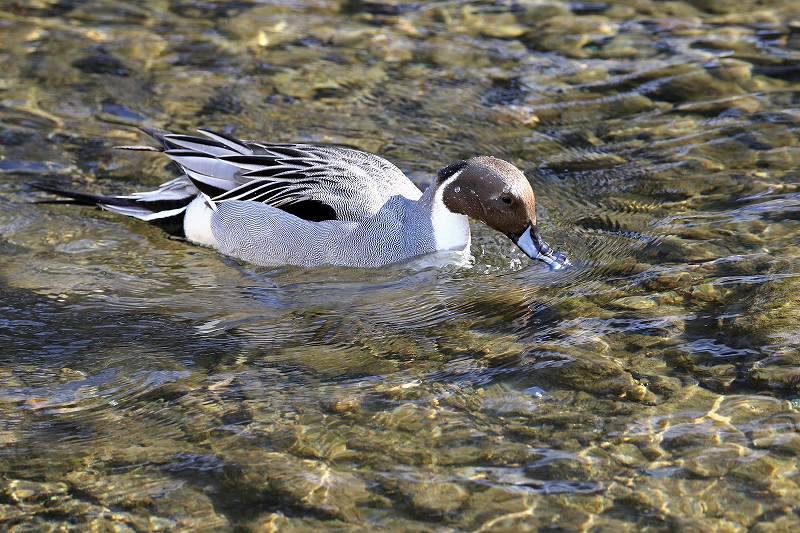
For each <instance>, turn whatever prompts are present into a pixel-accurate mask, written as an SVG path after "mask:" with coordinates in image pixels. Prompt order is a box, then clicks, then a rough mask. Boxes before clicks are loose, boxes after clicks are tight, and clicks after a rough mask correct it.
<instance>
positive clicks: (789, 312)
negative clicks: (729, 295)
mask: <svg viewBox="0 0 800 533" xmlns="http://www.w3.org/2000/svg"><path fill="white" fill-rule="evenodd" d="M732 307H733V308H736V309H738V310H739V312H738V313H737V315H738V316H736V317H735V318H733V319H732V320H730V322H728V327H729V328H730V330H731V331H732V333H734V335H737V336H740V335H745V336H748V337H752V338H757V339H761V340H767V341H769V340H771V341H772V342H775V341H779V340H781V339H783V340H784V341H788V342H790V343H792V344H794V343H796V342H797V340H796V339H797V335H798V331H797V325H798V324H800V283H798V281H797V280H796V279H794V278H789V279H783V280H780V279H779V280H772V281H767V282H765V283H764V284H762V285H761V286H759V287H758V288H756V289H755V290H754V291H753V292H752V293H751V294H749V295H748V296H746V297H744V298H743V299H742V300H740V301H738V302H735V303H733V304H732ZM732 310H733V309H732Z"/></svg>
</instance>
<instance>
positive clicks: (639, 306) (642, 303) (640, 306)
mask: <svg viewBox="0 0 800 533" xmlns="http://www.w3.org/2000/svg"><path fill="white" fill-rule="evenodd" d="M611 305H613V306H614V307H617V308H619V309H626V310H634V311H641V310H644V309H653V308H654V307H656V305H657V304H656V302H655V300H653V299H652V298H649V297H647V296H625V297H623V298H617V299H616V300H612V301H611Z"/></svg>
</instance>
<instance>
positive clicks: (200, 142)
mask: <svg viewBox="0 0 800 533" xmlns="http://www.w3.org/2000/svg"><path fill="white" fill-rule="evenodd" d="M144 131H145V133H147V134H149V135H150V136H152V137H153V138H154V139H155V140H156V141H158V143H159V144H160V146H159V147H158V148H156V147H151V146H125V147H121V148H126V149H131V150H151V151H153V150H155V151H161V152H163V153H164V154H165V155H166V156H167V157H169V158H170V159H171V160H172V161H174V162H175V163H177V164H178V166H179V167H180V169H181V171H182V172H183V174H182V175H181V176H179V177H177V178H175V179H173V180H172V181H169V182H167V183H164V184H163V185H161V186H160V187H159V188H158V189H156V190H153V191H147V192H138V193H134V194H131V195H128V196H102V195H94V194H86V193H79V192H71V191H64V190H60V189H55V188H52V187H49V186H42V185H39V186H38V188H40V189H43V190H45V191H48V192H50V193H54V194H57V195H60V196H63V197H66V198H69V200H67V201H68V202H69V203H77V204H82V205H97V206H99V207H101V208H103V209H106V210H108V211H111V212H113V213H118V214H121V215H126V216H130V217H134V218H138V219H140V220H145V221H147V222H150V223H152V224H155V225H157V226H159V227H161V228H163V229H164V230H166V231H167V232H168V233H170V234H173V235H176V236H179V237H182V238H185V239H186V240H188V241H190V242H192V243H195V244H200V245H205V246H210V247H212V248H215V249H217V250H219V251H220V252H222V253H223V254H226V255H229V256H233V257H237V258H239V259H243V260H245V261H248V262H250V263H254V264H257V265H265V266H274V265H298V266H304V267H313V266H318V265H340V266H351V267H379V266H382V265H386V264H389V263H396V262H399V261H404V260H407V259H411V258H415V257H418V256H422V255H424V254H429V253H433V252H437V251H445V250H465V251H468V250H469V245H470V230H469V217H471V218H475V219H478V220H481V221H483V222H484V223H486V224H488V225H489V226H490V227H492V228H494V229H496V230H497V231H499V232H501V233H503V234H504V235H506V236H507V237H508V238H509V239H511V240H512V241H513V242H514V243H516V244H517V246H519V247H520V248H521V249H522V251H523V252H525V254H527V255H528V257H531V258H532V259H539V260H541V261H544V262H545V263H547V264H548V265H549V266H550V267H551V268H553V269H560V268H563V267H564V266H566V265H568V264H569V263H568V261H567V260H566V259H565V257H564V256H563V255H561V254H556V253H554V252H553V251H552V249H551V248H550V247H549V246H548V245H547V244H546V243H545V242H544V241H543V240H542V239H541V237H540V236H539V231H538V228H537V225H536V200H535V197H534V194H533V189H532V188H531V186H530V183H529V182H528V180H527V179H526V178H525V176H524V175H523V173H522V172H521V171H520V170H519V169H518V168H517V167H515V166H514V165H512V164H511V163H508V162H506V161H503V160H502V159H497V158H495V157H490V156H481V157H474V158H472V159H467V160H464V161H457V162H455V163H453V164H451V165H449V166H447V167H445V168H443V169H441V170H440V171H439V173H438V176H437V179H436V181H435V183H433V184H432V185H431V186H430V187H428V189H427V190H426V191H425V192H424V193H423V192H422V191H420V190H419V189H418V188H417V187H416V186H415V185H414V184H413V183H412V182H411V181H410V180H409V179H408V178H407V177H406V176H405V175H404V174H403V172H402V171H400V169H399V168H397V167H396V166H395V165H393V164H392V163H390V162H389V161H387V160H385V159H383V158H381V157H378V156H376V155H372V154H368V153H365V152H361V151H358V150H352V149H349V148H342V147H335V146H324V145H312V144H278V143H263V142H251V141H241V140H237V139H233V138H231V137H229V136H227V135H223V134H221V133H215V132H212V131H209V130H203V129H201V130H199V132H200V133H201V134H202V137H196V136H190V135H179V134H173V133H169V132H165V131H160V130H154V129H145V130H144Z"/></svg>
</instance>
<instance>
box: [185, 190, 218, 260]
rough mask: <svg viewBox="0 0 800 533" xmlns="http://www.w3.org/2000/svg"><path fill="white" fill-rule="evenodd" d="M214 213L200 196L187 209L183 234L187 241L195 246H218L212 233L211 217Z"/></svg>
mask: <svg viewBox="0 0 800 533" xmlns="http://www.w3.org/2000/svg"><path fill="white" fill-rule="evenodd" d="M213 213H214V211H212V209H211V208H210V207H208V205H207V204H206V202H205V200H204V199H203V198H202V197H200V196H198V197H197V198H195V199H194V200H192V203H190V204H189V205H188V206H187V207H186V214H185V215H184V217H183V232H184V233H185V234H186V239H187V240H188V241H190V242H193V243H195V244H202V245H203V246H211V247H212V248H213V247H215V246H216V245H217V239H215V238H214V234H213V233H212V232H211V215H212V214H213Z"/></svg>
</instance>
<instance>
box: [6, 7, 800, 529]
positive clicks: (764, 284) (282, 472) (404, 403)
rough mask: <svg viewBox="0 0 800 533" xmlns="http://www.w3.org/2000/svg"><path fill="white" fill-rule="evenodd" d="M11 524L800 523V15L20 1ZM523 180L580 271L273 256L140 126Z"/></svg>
mask: <svg viewBox="0 0 800 533" xmlns="http://www.w3.org/2000/svg"><path fill="white" fill-rule="evenodd" d="M0 6H2V9H0V62H1V63H2V65H3V72H2V75H0V202H2V205H3V209H2V210H0V345H1V346H2V350H0V443H2V447H0V473H1V474H2V475H0V523H2V525H3V528H20V529H26V528H27V529H26V530H36V531H38V530H49V529H51V528H62V529H64V530H70V529H74V530H85V529H87V528H89V527H96V528H98V529H105V528H109V529H110V528H118V529H123V530H124V529H126V528H127V529H133V530H194V531H202V530H209V531H210V530H226V529H234V528H240V529H241V530H252V531H265V530H281V531H311V530H318V529H320V528H333V529H338V530H346V531H350V530H355V531H357V530H372V529H377V528H380V529H382V530H388V531H528V530H530V531H539V530H551V529H556V530H567V531H579V530H584V531H614V532H620V531H640V530H649V531H675V530H687V531H688V530H707V531H736V532H738V531H765V532H766V531H790V530H798V529H800V516H798V512H799V511H800V508H799V507H798V501H800V486H799V485H798V475H800V472H798V466H797V465H798V462H797V460H798V455H800V434H798V431H800V412H798V406H800V403H798V402H800V326H799V324H800V277H798V276H800V261H798V258H800V237H799V236H800V233H798V230H800V179H798V177H799V176H798V170H797V169H798V165H799V164H800V143H799V142H798V139H799V138H800V4H798V3H797V2H795V1H789V0H787V1H774V2H757V1H750V0H739V1H736V2H728V1H714V2H712V1H706V0H693V1H691V2H655V1H648V0H629V1H615V2H602V3H601V2H597V3H591V2H590V3H569V2H559V1H556V0H553V1H548V2H538V1H537V2H535V1H520V2H504V1H499V0H498V1H495V2H492V1H474V2H467V1H449V2H429V3H419V2H408V3H401V2H383V1H342V2H339V1H335V0H318V1H308V2H305V1H284V2H278V1H248V0H245V1H237V2H223V1H221V0H220V1H204V2H188V1H179V0H153V1H147V2H122V1H111V0H28V1H22V0H19V1H16V0H5V1H2V2H0ZM143 125H149V126H157V127H163V128H168V129H171V130H175V131H187V132H188V131H191V130H193V129H194V128H196V127H199V126H204V127H209V128H212V129H219V130H221V131H225V132H228V133H231V134H234V135H238V136H241V137H244V138H254V139H263V140H270V141H278V142H282V141H298V140H299V141H305V142H326V143H337V144H343V145H347V146H352V147H356V148H360V149H363V150H368V151H371V152H375V153H379V154H381V155H382V156H384V157H387V158H388V159H390V160H392V161H394V162H395V163H396V164H398V166H400V168H402V169H403V170H404V171H406V172H407V173H408V174H409V176H411V177H412V179H413V180H414V181H415V182H416V183H418V184H419V185H420V186H422V187H424V186H427V184H428V183H430V180H431V176H432V175H433V173H434V172H435V171H436V170H437V169H438V168H441V167H442V166H444V165H446V164H448V163H450V162H452V161H453V160H456V159H460V158H465V157H471V156H474V155H478V154H491V155H495V156H498V157H502V158H504V159H507V160H509V161H511V162H513V163H515V164H516V165H518V166H519V167H520V168H522V169H524V170H525V172H526V175H527V176H528V177H529V178H530V180H531V182H532V184H533V185H534V188H535V190H536V193H537V198H538V202H539V218H540V220H541V226H542V231H543V234H544V235H545V237H546V238H547V240H548V241H549V242H550V243H551V244H552V245H554V247H555V248H556V249H559V250H564V251H565V252H567V253H568V255H569V256H570V257H571V259H572V261H573V263H574V264H575V267H574V268H572V269H569V270H567V271H563V272H549V271H547V270H546V268H545V267H544V266H543V265H542V264H539V263H532V262H530V261H529V260H528V259H527V258H525V257H524V256H523V255H522V254H521V252H519V251H517V250H516V249H515V248H514V246H513V245H512V244H511V243H510V242H509V241H508V240H507V239H506V238H505V237H503V236H501V235H499V234H497V233H495V232H493V231H491V230H489V229H487V228H485V227H483V226H480V225H478V224H475V225H473V233H474V237H473V247H472V252H473V256H474V259H473V262H472V264H471V265H470V266H469V268H456V267H448V268H441V269H438V268H420V266H419V265H399V266H395V267H391V268H385V269H381V270H378V271H360V270H348V269H337V268H325V269H317V270H308V271H306V270H302V269H293V268H279V269H265V268H258V267H253V266H251V265H247V264H244V263H240V262H237V261H233V260H230V259H227V258H224V257H221V256H220V255H218V254H217V253H216V252H214V251H212V250H207V249H204V248H198V247H192V246H190V245H187V244H185V243H184V242H181V241H178V240H171V239H169V238H167V237H165V235H164V234H163V233H161V232H160V231H159V230H158V229H156V228H153V227H148V226H147V225H145V224H143V223H140V222H137V221H131V220H125V219H122V218H120V217H117V216H114V215H111V214H108V213H103V212H99V211H96V210H92V209H86V208H74V207H69V206H53V205H35V204H32V201H34V200H36V199H41V198H43V196H42V195H41V194H40V193H38V192H36V191H34V190H32V189H31V188H29V187H28V185H27V184H28V183H30V182H34V181H36V182H42V183H46V184H49V185H51V186H60V187H73V188H79V189H86V190H89V191H94V192H112V193H125V192H130V191H133V190H141V189H143V188H147V187H152V186H155V185H157V184H159V183H161V182H163V181H165V180H167V179H169V178H170V177H171V176H173V175H174V169H173V168H172V167H170V166H169V165H167V164H166V162H165V160H164V158H163V157H161V156H159V155H158V154H139V153H129V152H120V151H114V150H112V147H113V146H114V145H120V144H137V143H142V142H144V139H143V137H142V135H141V134H140V133H139V132H138V131H137V127H138V126H143Z"/></svg>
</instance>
